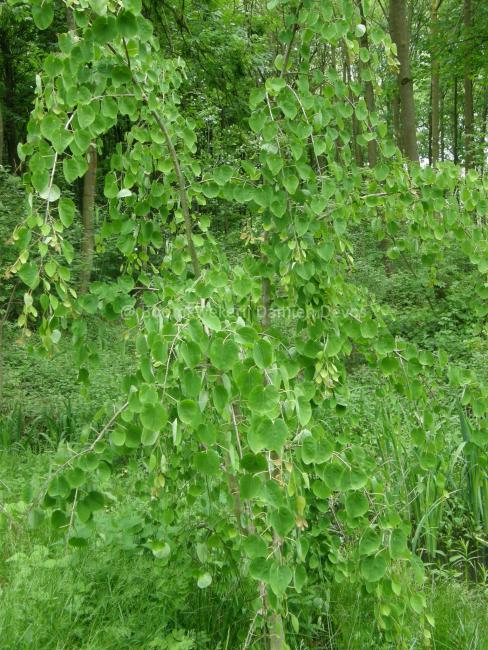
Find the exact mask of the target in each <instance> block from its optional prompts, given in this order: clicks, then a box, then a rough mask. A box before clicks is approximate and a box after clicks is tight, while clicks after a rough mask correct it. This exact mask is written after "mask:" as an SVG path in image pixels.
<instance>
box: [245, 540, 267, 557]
mask: <svg viewBox="0 0 488 650" xmlns="http://www.w3.org/2000/svg"><path fill="white" fill-rule="evenodd" d="M242 548H243V550H244V553H245V554H246V555H247V556H248V557H250V558H251V559H253V558H255V557H266V555H267V553H268V545H267V544H266V542H265V541H264V539H263V538H262V537H259V536H258V535H249V537H246V538H245V539H244V541H243V543H242Z"/></svg>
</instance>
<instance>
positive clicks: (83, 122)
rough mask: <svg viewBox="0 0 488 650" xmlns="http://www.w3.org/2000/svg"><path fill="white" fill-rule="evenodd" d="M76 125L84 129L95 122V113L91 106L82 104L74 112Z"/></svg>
mask: <svg viewBox="0 0 488 650" xmlns="http://www.w3.org/2000/svg"><path fill="white" fill-rule="evenodd" d="M76 113H77V116H78V123H79V125H80V127H81V128H82V129H86V128H87V127H89V126H90V125H91V124H93V122H94V121H95V111H94V110H93V108H92V106H91V104H82V105H81V106H78V109H77V111H76Z"/></svg>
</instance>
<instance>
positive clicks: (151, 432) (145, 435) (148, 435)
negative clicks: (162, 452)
mask: <svg viewBox="0 0 488 650" xmlns="http://www.w3.org/2000/svg"><path fill="white" fill-rule="evenodd" d="M158 438H159V430H157V429H146V428H144V429H143V430H142V435H141V444H143V445H144V446H145V447H149V446H151V445H154V443H155V442H156V440H157V439H158Z"/></svg>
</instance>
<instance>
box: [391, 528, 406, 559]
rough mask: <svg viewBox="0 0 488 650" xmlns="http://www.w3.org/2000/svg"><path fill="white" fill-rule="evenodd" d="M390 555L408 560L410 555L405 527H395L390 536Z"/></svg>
mask: <svg viewBox="0 0 488 650" xmlns="http://www.w3.org/2000/svg"><path fill="white" fill-rule="evenodd" d="M390 557H391V558H392V560H406V559H408V558H409V557H410V551H409V550H408V543H407V533H406V532H405V530H403V528H395V529H393V530H392V532H391V536H390Z"/></svg>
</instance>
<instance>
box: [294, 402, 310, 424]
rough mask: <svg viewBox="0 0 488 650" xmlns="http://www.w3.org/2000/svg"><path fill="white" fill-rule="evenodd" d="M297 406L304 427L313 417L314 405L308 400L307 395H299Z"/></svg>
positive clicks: (299, 419) (299, 418)
mask: <svg viewBox="0 0 488 650" xmlns="http://www.w3.org/2000/svg"><path fill="white" fill-rule="evenodd" d="M296 408H297V416H298V421H299V422H300V424H301V425H302V427H305V426H307V424H308V423H309V421H310V418H311V417H312V407H311V406H310V400H308V399H307V398H306V397H302V396H300V397H298V399H297V401H296Z"/></svg>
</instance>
